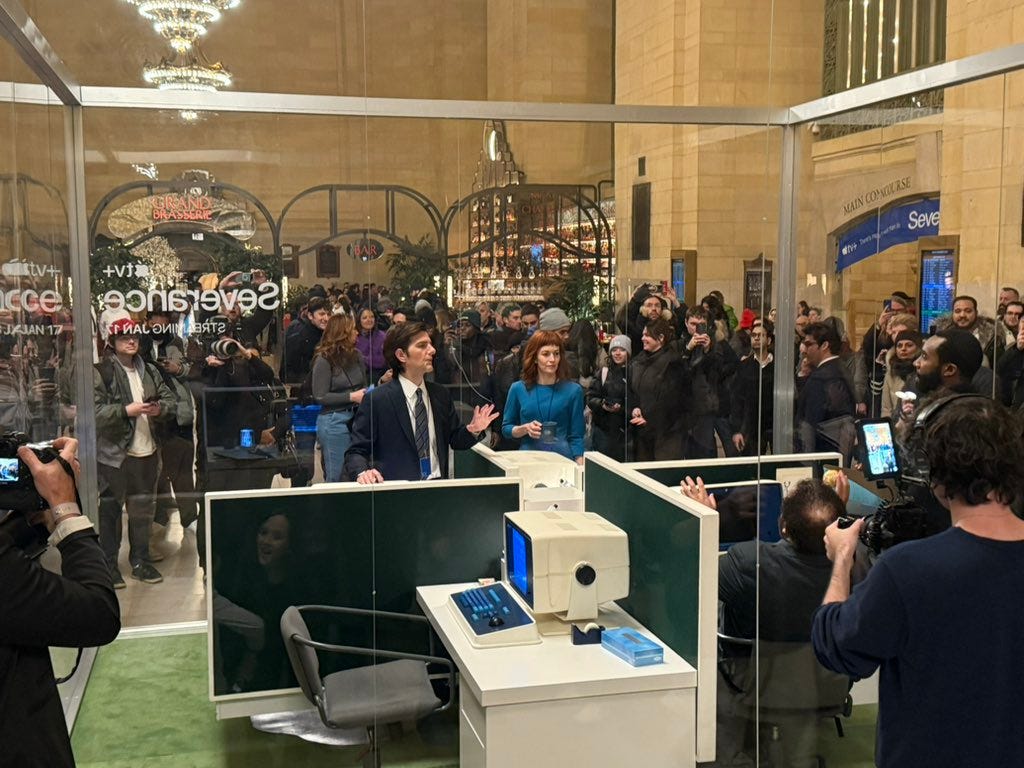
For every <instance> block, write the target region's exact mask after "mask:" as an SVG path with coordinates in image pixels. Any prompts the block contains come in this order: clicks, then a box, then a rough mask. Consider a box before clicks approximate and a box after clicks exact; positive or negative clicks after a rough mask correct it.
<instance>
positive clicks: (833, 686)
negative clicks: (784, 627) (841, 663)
mask: <svg viewBox="0 0 1024 768" xmlns="http://www.w3.org/2000/svg"><path fill="white" fill-rule="evenodd" d="M757 649H758V653H759V663H758V665H757V666H758V670H757V679H758V686H757V689H756V692H754V691H752V690H751V688H746V690H747V691H748V693H750V694H752V695H754V696H756V697H757V700H758V704H759V706H760V708H761V710H762V711H765V710H777V711H784V712H795V711H816V712H819V713H820V714H826V715H827V714H834V713H837V712H840V711H842V709H843V704H844V702H845V701H846V696H847V695H848V694H849V692H850V678H848V677H846V676H845V675H839V674H836V673H835V672H832V671H830V670H828V669H825V668H824V667H823V666H821V664H820V663H818V659H817V657H816V656H815V655H814V648H813V647H812V646H811V644H810V643H778V642H769V641H765V640H762V641H761V642H759V643H758V644H757ZM751 667H753V664H751ZM751 672H753V670H752V669H751ZM752 679H753V674H751V675H750V681H751V682H752Z"/></svg>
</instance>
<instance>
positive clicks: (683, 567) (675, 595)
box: [586, 461, 700, 669]
mask: <svg viewBox="0 0 1024 768" xmlns="http://www.w3.org/2000/svg"><path fill="white" fill-rule="evenodd" d="M586 473H587V485H586V509H587V511H588V512H594V513H596V514H598V515H601V517H603V518H605V519H606V520H608V521H609V522H611V523H614V524H615V525H617V526H619V528H621V529H622V530H624V531H625V532H626V535H627V536H629V581H630V588H629V597H628V598H626V599H625V600H619V601H617V602H618V603H619V605H620V606H622V607H623V608H624V609H625V610H626V611H628V612H629V613H630V614H631V615H632V616H634V617H635V618H636V619H637V620H638V621H639V622H640V623H642V624H643V625H644V626H646V627H647V628H648V629H650V630H651V631H652V632H654V633H655V634H656V635H657V636H658V637H660V638H661V639H662V640H663V641H664V642H665V643H666V644H667V645H668V646H669V647H670V648H671V649H672V650H673V651H675V652H676V653H678V654H679V655H680V656H682V657H683V658H684V659H686V660H687V661H688V662H689V663H690V664H691V665H692V666H693V667H694V668H695V669H696V668H697V652H698V628H699V608H700V605H699V590H698V588H697V584H698V581H699V566H700V519H699V518H696V517H694V516H693V515H690V514H688V513H687V512H686V511H684V510H681V509H680V508H679V507H678V506H677V505H675V504H673V503H672V502H670V501H667V500H665V499H663V498H661V497H659V496H657V495H656V494H654V493H652V492H651V491H650V490H648V489H646V488H644V487H643V486H640V485H637V484H635V483H631V482H629V481H627V480H624V479H623V478H622V476H621V475H620V474H619V473H617V472H615V471H614V469H612V468H609V467H605V466H602V465H601V464H598V463H596V462H594V461H588V462H587V467H586Z"/></svg>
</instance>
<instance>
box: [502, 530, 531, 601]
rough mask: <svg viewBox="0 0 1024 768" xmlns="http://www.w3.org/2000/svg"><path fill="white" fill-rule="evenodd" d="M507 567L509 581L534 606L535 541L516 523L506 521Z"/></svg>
mask: <svg viewBox="0 0 1024 768" xmlns="http://www.w3.org/2000/svg"><path fill="white" fill-rule="evenodd" d="M505 558H506V563H505V567H506V569H507V571H508V583H509V584H510V585H511V586H512V588H513V589H514V590H515V591H516V592H518V593H519V596H520V597H522V598H523V600H525V601H526V604H527V605H528V606H530V607H531V608H532V607H533V542H532V541H530V537H529V536H528V535H526V533H525V532H523V530H522V529H520V528H519V527H518V526H517V525H516V524H515V523H513V522H512V521H510V520H506V521H505Z"/></svg>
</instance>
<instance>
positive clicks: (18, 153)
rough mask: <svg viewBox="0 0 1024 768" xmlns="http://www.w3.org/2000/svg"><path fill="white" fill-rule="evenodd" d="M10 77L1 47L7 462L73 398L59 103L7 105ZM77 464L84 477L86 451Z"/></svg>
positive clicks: (0, 408) (1, 336) (2, 364)
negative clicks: (79, 463)
mask: <svg viewBox="0 0 1024 768" xmlns="http://www.w3.org/2000/svg"><path fill="white" fill-rule="evenodd" d="M11 81H14V82H18V83H22V84H26V85H27V86H29V87H31V86H33V85H36V86H37V85H38V80H37V79H36V78H35V77H34V76H33V75H32V74H31V72H30V71H29V70H28V68H27V67H26V66H25V64H24V63H23V62H22V61H21V59H20V58H19V57H18V56H17V55H16V54H15V53H14V51H13V50H12V49H11V48H10V46H9V45H8V44H7V43H6V42H4V43H3V44H2V46H0V89H2V90H3V92H4V95H3V101H0V122H2V125H3V130H2V131H0V133H2V134H3V137H4V140H3V141H0V433H2V434H3V435H4V438H3V439H4V444H5V446H7V447H5V448H4V453H5V454H6V455H8V456H13V453H9V451H13V450H14V449H15V448H16V446H17V444H18V443H20V442H25V441H26V440H27V441H31V442H43V441H48V440H53V439H54V438H56V437H58V436H60V435H64V434H73V433H74V429H73V427H74V414H75V404H76V403H77V402H78V396H77V394H76V392H75V385H74V378H73V374H74V364H73V344H74V338H73V333H72V322H71V290H70V286H71V282H70V280H69V272H70V260H69V246H68V243H69V239H68V217H67V189H66V187H67V176H66V168H65V157H64V122H63V112H62V110H61V108H60V106H59V105H57V104H55V105H49V104H47V103H46V102H45V97H44V101H43V102H42V103H35V102H33V103H26V102H25V101H19V100H18V99H12V91H11V88H10V86H11ZM40 92H41V91H38V92H29V91H28V90H19V91H18V93H19V97H18V98H19V99H22V98H24V99H27V98H32V99H37V98H39V96H40ZM5 461H6V459H5ZM14 463H17V462H16V461H15V462H14ZM82 463H83V465H85V466H86V467H87V470H86V471H88V464H89V460H88V453H87V452H84V453H83V459H82ZM8 470H10V471H13V472H14V473H15V474H17V472H18V470H17V468H6V469H5V476H4V480H5V482H10V477H9V475H8V474H7V471H8ZM21 471H25V469H24V468H22V470H21ZM4 493H5V494H6V501H7V502H8V504H4V505H2V506H4V507H8V506H13V508H14V509H15V510H19V509H21V510H25V509H27V506H26V507H22V506H21V505H22V504H26V505H27V504H28V502H27V501H23V500H16V499H15V497H14V491H13V490H11V489H10V487H9V486H8V489H7V490H5V492H4ZM86 506H87V505H86ZM85 511H86V512H87V511H88V508H86V510H85ZM15 517H17V515H15ZM8 522H11V521H10V520H8ZM5 527H7V526H6V525H5ZM33 538H34V537H33ZM43 539H45V537H43ZM26 541H27V540H26ZM40 547H45V541H44V540H33V541H32V543H31V544H29V543H26V545H25V549H26V551H31V553H32V554H33V555H38V554H39V548H40ZM45 562H46V563H47V564H48V565H51V566H55V564H56V563H59V558H57V557H56V553H48V554H47V555H46V556H45Z"/></svg>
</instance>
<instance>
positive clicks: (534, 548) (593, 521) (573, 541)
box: [505, 510, 629, 622]
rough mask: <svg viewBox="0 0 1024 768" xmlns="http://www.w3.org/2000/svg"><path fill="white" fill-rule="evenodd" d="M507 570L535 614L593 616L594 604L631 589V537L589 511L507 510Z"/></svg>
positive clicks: (595, 612) (581, 618)
mask: <svg viewBox="0 0 1024 768" xmlns="http://www.w3.org/2000/svg"><path fill="white" fill-rule="evenodd" d="M505 571H506V583H507V584H508V585H509V586H510V587H511V589H512V591H513V592H515V593H516V594H517V595H518V596H519V597H520V598H521V599H522V601H523V602H524V603H525V604H526V606H527V607H528V608H529V609H530V611H531V612H532V613H533V614H534V615H535V616H537V615H539V614H551V615H553V616H555V617H556V618H558V619H561V620H563V621H574V622H580V621H593V620H595V619H597V616H598V606H600V605H601V604H602V603H607V602H609V601H611V600H618V599H620V598H623V597H626V596H627V595H628V594H629V542H628V539H627V537H626V533H625V531H623V530H622V529H621V528H619V527H617V526H615V525H612V524H611V523H609V522H608V521H607V520H605V519H604V518H603V517H601V516H599V515H595V514H593V513H592V512H573V511H564V510H557V511H556V510H543V511H541V510H536V511H523V512H508V513H506V514H505Z"/></svg>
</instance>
